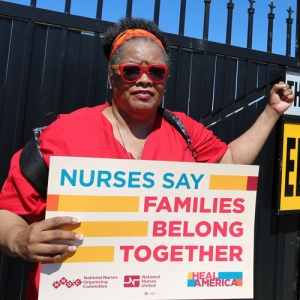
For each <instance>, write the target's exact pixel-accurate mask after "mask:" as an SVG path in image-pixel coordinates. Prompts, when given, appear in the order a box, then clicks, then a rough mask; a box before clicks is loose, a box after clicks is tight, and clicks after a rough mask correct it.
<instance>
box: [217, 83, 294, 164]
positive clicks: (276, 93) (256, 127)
mask: <svg viewBox="0 0 300 300" xmlns="http://www.w3.org/2000/svg"><path fill="white" fill-rule="evenodd" d="M293 100H294V94H293V92H292V90H291V89H290V87H289V85H287V84H284V83H283V82H280V83H279V84H275V85H274V86H273V88H272V89H271V91H270V97H269V102H268V104H267V105H266V108H265V109H264V111H263V112H262V113H261V115H260V116H259V117H258V119H257V120H256V122H255V123H254V124H253V125H252V126H251V128H250V129H248V130H247V131H246V132H245V133H244V134H242V135H241V136H240V137H238V138H237V139H235V140H234V141H233V142H231V143H230V144H229V145H228V150H227V152H226V153H225V155H224V156H223V158H222V159H221V161H220V163H224V164H230V163H231V164H244V165H249V164H252V163H253V161H254V160H255V158H256V157H257V155H258V153H259V152H260V150H261V148H262V147H263V145H264V143H265V142H266V140H267V138H268V136H269V134H270V133H271V131H272V129H273V127H274V125H275V124H276V122H277V121H278V119H279V117H280V116H281V115H282V114H283V113H284V112H285V111H286V110H287V109H288V108H289V107H290V106H291V105H292V103H293Z"/></svg>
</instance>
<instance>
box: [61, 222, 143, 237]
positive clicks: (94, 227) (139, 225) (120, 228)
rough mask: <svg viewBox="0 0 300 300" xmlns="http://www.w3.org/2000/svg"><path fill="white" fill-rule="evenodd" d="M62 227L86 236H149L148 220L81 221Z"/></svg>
mask: <svg viewBox="0 0 300 300" xmlns="http://www.w3.org/2000/svg"><path fill="white" fill-rule="evenodd" d="M60 229H61V230H67V231H74V232H76V233H80V234H83V236H84V237H134V236H148V222H145V221H109V222H103V221H101V222H81V223H80V224H75V225H64V226H61V227H60Z"/></svg>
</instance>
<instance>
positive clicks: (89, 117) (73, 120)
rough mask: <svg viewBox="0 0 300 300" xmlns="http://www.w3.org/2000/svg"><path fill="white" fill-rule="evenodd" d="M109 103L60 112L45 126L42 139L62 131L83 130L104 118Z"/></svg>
mask: <svg viewBox="0 0 300 300" xmlns="http://www.w3.org/2000/svg"><path fill="white" fill-rule="evenodd" d="M108 105H109V103H105V104H102V105H98V106H95V107H84V108H80V109H77V110H75V111H73V112H71V113H69V114H60V115H58V117H57V119H56V120H55V121H54V122H53V123H51V124H50V125H49V126H47V127H46V128H45V130H44V131H43V134H42V135H41V140H42V139H43V138H45V137H46V136H47V137H49V136H51V135H57V134H58V133H61V132H70V131H71V132H74V131H76V130H80V131H82V130H83V129H85V128H89V126H92V125H93V124H95V123H99V122H101V120H102V117H103V115H102V111H103V110H104V109H105V108H106V107H107V106H108Z"/></svg>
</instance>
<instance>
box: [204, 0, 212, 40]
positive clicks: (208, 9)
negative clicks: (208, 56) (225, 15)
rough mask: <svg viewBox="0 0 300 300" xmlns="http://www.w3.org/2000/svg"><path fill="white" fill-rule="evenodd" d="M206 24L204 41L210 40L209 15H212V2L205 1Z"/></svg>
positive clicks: (209, 0)
mask: <svg viewBox="0 0 300 300" xmlns="http://www.w3.org/2000/svg"><path fill="white" fill-rule="evenodd" d="M204 3H205V9H204V24H203V40H208V30H209V14H210V3H211V0H204Z"/></svg>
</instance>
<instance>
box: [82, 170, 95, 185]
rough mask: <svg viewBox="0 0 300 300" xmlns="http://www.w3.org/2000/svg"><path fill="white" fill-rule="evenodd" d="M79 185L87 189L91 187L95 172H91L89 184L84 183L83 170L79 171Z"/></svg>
mask: <svg viewBox="0 0 300 300" xmlns="http://www.w3.org/2000/svg"><path fill="white" fill-rule="evenodd" d="M79 174H80V175H79V183H80V184H81V185H82V186H84V187H89V186H92V185H93V183H94V181H95V171H94V170H92V171H91V176H90V181H89V182H84V170H80V173H79Z"/></svg>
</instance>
